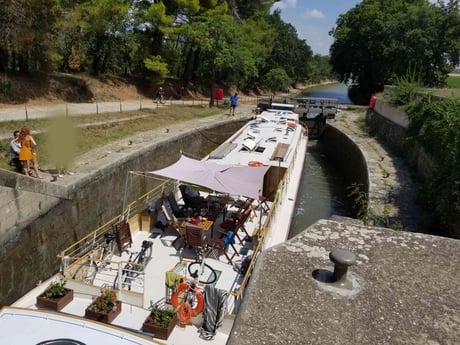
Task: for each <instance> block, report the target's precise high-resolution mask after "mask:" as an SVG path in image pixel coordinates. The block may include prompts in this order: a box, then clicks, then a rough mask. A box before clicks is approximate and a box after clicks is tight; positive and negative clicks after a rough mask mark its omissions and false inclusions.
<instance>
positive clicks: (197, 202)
mask: <svg viewBox="0 0 460 345" xmlns="http://www.w3.org/2000/svg"><path fill="white" fill-rule="evenodd" d="M179 189H180V190H181V193H182V199H184V203H185V205H186V206H187V207H191V208H193V209H197V208H200V207H201V206H206V205H207V201H206V199H205V198H203V197H202V196H200V192H199V191H197V190H195V189H191V188H189V187H188V186H186V185H180V186H179ZM205 204H206V205H205Z"/></svg>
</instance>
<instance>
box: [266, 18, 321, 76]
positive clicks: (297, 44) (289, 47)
mask: <svg viewBox="0 0 460 345" xmlns="http://www.w3.org/2000/svg"><path fill="white" fill-rule="evenodd" d="M270 23H271V24H272V26H273V30H274V42H273V49H272V53H271V55H270V57H269V59H268V62H267V70H272V69H277V68H282V69H284V70H285V72H286V73H287V75H288V76H289V78H290V79H291V80H292V82H297V81H304V80H305V79H307V77H308V65H309V61H310V60H311V59H312V55H313V53H312V50H311V48H310V47H309V46H308V45H307V43H306V42H305V41H304V40H301V39H299V37H298V35H297V31H296V29H295V28H294V27H293V26H292V25H291V24H286V23H284V22H283V21H282V20H281V17H280V12H279V10H277V11H275V12H274V13H273V14H272V15H271V16H270Z"/></svg>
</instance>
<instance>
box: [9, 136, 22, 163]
mask: <svg viewBox="0 0 460 345" xmlns="http://www.w3.org/2000/svg"><path fill="white" fill-rule="evenodd" d="M20 151H21V142H20V141H19V131H14V133H13V140H11V141H10V155H11V162H10V164H11V165H14V167H15V169H16V172H21V171H22V163H21V160H20V159H19V152H20Z"/></svg>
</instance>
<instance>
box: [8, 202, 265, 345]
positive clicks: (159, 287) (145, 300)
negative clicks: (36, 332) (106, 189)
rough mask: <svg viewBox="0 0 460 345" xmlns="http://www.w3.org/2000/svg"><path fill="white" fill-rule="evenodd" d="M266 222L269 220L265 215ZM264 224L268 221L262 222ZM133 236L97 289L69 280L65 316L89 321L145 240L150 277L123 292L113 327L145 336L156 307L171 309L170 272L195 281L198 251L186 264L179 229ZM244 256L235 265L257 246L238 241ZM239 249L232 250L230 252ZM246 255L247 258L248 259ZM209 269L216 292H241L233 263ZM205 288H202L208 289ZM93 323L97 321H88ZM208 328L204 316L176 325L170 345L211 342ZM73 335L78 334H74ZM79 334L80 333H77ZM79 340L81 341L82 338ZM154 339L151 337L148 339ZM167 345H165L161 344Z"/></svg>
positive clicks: (213, 262)
mask: <svg viewBox="0 0 460 345" xmlns="http://www.w3.org/2000/svg"><path fill="white" fill-rule="evenodd" d="M233 211H236V208H232V207H229V209H228V210H227V213H229V212H233ZM259 216H260V213H258V212H255V211H253V214H252V216H251V217H250V218H249V219H248V222H247V225H246V228H247V229H248V231H252V229H253V228H254V227H255V226H257V224H258V222H259V220H258V217H259ZM262 216H263V217H265V216H264V215H263V214H262ZM262 221H263V220H262ZM221 222H222V215H220V218H218V219H217V220H216V221H215V224H214V227H213V229H210V230H209V231H208V234H207V235H209V236H211V232H212V236H219V235H220V234H219V231H220V230H222V229H221V228H220V227H219V224H220V223H221ZM131 233H132V240H133V243H132V246H131V248H130V249H129V251H128V252H123V253H122V255H116V254H115V255H114V256H113V257H112V259H111V263H110V265H108V266H106V267H104V269H102V270H99V271H98V272H97V274H96V277H95V280H94V282H93V284H92V285H91V284H83V283H81V282H78V281H76V280H73V279H69V280H68V281H67V284H66V287H68V288H71V289H74V291H75V292H74V300H73V301H72V302H71V303H70V304H68V305H67V306H66V307H64V308H63V309H62V310H61V312H62V313H64V314H69V315H73V316H77V317H82V318H83V317H84V315H85V309H86V307H87V306H88V305H89V304H90V303H91V301H92V297H93V296H97V295H98V294H99V289H100V288H101V287H107V288H113V284H114V281H115V277H116V275H117V273H118V267H119V265H120V267H122V266H123V265H124V264H125V263H127V262H128V261H129V256H130V254H131V253H133V252H134V253H136V252H137V251H139V250H140V248H141V244H142V242H143V241H145V240H148V241H152V242H153V247H152V256H151V258H150V260H149V261H148V263H147V264H146V266H145V270H144V274H143V275H140V276H139V277H138V279H136V280H134V281H133V282H132V284H131V291H128V290H127V289H122V290H120V291H119V292H118V295H117V297H118V299H119V300H122V301H123V307H122V312H121V313H120V314H119V315H118V316H117V317H116V318H115V320H114V321H113V322H112V325H113V326H119V327H122V328H124V329H127V330H130V331H132V332H134V333H139V334H143V333H142V331H141V327H142V323H143V322H144V320H145V318H146V317H147V315H148V314H149V310H148V307H149V306H150V304H151V302H152V303H154V304H159V305H162V304H165V303H166V304H168V303H169V301H166V298H167V296H168V293H167V290H166V285H165V272H166V271H168V270H171V269H173V268H176V270H175V271H176V273H179V274H181V275H184V276H189V275H188V272H187V265H188V263H190V262H193V261H194V260H193V258H194V257H195V256H196V255H195V251H194V249H191V248H186V249H185V250H184V251H183V252H182V255H183V260H182V261H181V258H180V256H181V250H177V249H176V247H175V246H173V245H172V242H173V241H174V240H175V239H176V233H175V231H174V230H173V229H170V228H168V229H167V230H166V231H165V233H164V235H163V236H162V233H161V230H160V229H156V228H152V229H151V231H142V230H140V229H133V230H132V231H131ZM234 246H235V248H236V250H237V251H238V255H235V257H234V258H233V260H232V263H235V262H236V261H237V260H241V259H242V258H243V257H244V254H246V255H249V254H251V253H252V243H251V242H250V241H244V242H243V244H240V243H239V241H238V240H236V241H235V244H234ZM232 250H233V249H231V248H229V251H232ZM242 253H244V254H242ZM205 262H206V264H208V265H210V266H211V267H212V268H214V270H216V272H217V274H218V278H217V281H216V282H215V287H216V288H217V289H221V290H224V291H237V290H238V288H239V287H240V285H241V281H242V279H243V276H242V275H240V274H238V273H237V272H236V271H235V270H234V269H233V264H231V263H229V262H228V260H227V258H226V256H225V255H219V256H217V253H216V252H213V253H211V254H210V255H209V256H208V257H207V258H206V259H205ZM58 279H59V275H57V276H55V277H52V278H51V279H49V280H48V281H46V282H43V283H42V284H40V286H38V287H37V288H35V289H34V290H33V291H31V292H30V293H28V294H27V295H25V296H24V297H23V298H21V299H20V300H18V301H17V302H15V303H14V304H13V305H12V306H13V307H21V308H27V309H38V307H37V306H36V297H37V296H38V295H40V294H41V293H42V292H43V291H44V290H45V289H46V287H47V286H48V285H49V283H50V282H52V281H56V280H58ZM203 287H204V286H201V288H203ZM236 301H237V297H235V296H231V295H229V296H228V298H227V313H228V314H229V315H231V314H232V313H234V312H236V310H235V308H237V306H236V304H235V303H236ZM85 322H89V323H91V321H87V320H85ZM232 322H233V317H231V316H228V317H227V318H226V320H225V322H224V325H223V326H222V327H221V328H219V331H218V333H217V334H216V336H215V338H214V340H213V344H225V343H226V341H227V338H228V333H229V331H230V329H231V325H232ZM201 323H202V314H200V315H198V316H197V317H196V318H194V319H192V324H191V325H187V326H176V327H175V328H174V331H173V332H172V334H171V335H170V337H169V338H168V343H171V344H173V343H174V344H185V343H190V339H193V344H201V343H203V344H204V343H209V341H207V340H203V339H201V338H199V337H198V334H197V330H198V328H199V327H198V325H201ZM70 332H72V330H70ZM77 335H78V334H77ZM77 335H75V336H77ZM144 335H147V336H148V337H151V335H150V334H144ZM159 342H160V343H161V342H162V340H159ZM18 344H19V343H18Z"/></svg>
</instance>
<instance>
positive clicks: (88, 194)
mask: <svg viewBox="0 0 460 345" xmlns="http://www.w3.org/2000/svg"><path fill="white" fill-rule="evenodd" d="M245 121H247V119H246V118H244V119H241V120H228V121H221V122H218V123H215V124H214V123H212V122H210V123H209V124H207V125H202V126H201V127H199V128H198V129H199V130H189V131H187V132H185V133H181V134H179V135H176V136H174V137H171V138H169V139H168V140H164V141H161V142H159V141H157V140H155V138H152V141H151V142H152V144H150V145H146V146H145V147H143V148H142V149H141V150H137V151H136V152H133V153H131V154H126V153H122V152H112V153H111V154H110V155H108V156H107V157H104V158H103V159H101V160H100V161H98V162H97V164H98V167H99V168H98V169H95V170H93V171H91V172H90V173H88V174H86V175H84V176H83V177H82V178H80V179H78V181H76V182H75V183H73V184H71V185H68V186H66V187H65V189H66V192H63V191H62V187H61V190H53V188H55V187H53V186H50V184H51V183H50V182H48V185H46V183H45V184H43V185H40V184H41V183H42V182H41V181H37V180H33V181H34V182H36V183H38V184H39V185H38V186H42V187H39V190H38V191H40V189H41V190H42V192H46V193H48V194H42V193H33V192H26V191H23V190H21V183H27V182H24V181H23V177H22V176H21V175H17V174H16V177H17V179H15V180H14V181H13V179H12V177H11V175H9V172H5V171H0V179H1V181H3V182H4V181H7V182H8V184H10V185H14V186H15V188H14V189H13V188H8V187H0V188H1V190H0V192H1V193H2V198H0V203H1V206H2V207H1V208H0V219H1V223H0V225H1V227H0V240H1V242H0V305H8V304H11V303H12V302H13V301H15V300H16V299H18V298H19V297H20V296H22V295H23V294H24V293H25V292H27V291H28V290H30V289H31V288H33V287H34V285H35V283H36V280H37V279H42V280H43V279H45V278H47V277H49V276H51V275H52V274H54V273H56V272H57V271H58V269H59V264H60V262H59V260H58V259H57V258H56V254H57V253H59V251H61V250H63V249H65V248H66V247H68V246H70V245H71V244H72V243H74V242H75V241H77V240H79V239H81V238H82V237H84V236H85V235H86V234H88V233H89V232H91V231H92V230H94V229H96V228H97V227H99V226H101V225H103V224H105V223H106V222H108V221H109V220H111V219H113V218H114V217H116V216H117V215H119V214H120V213H121V211H122V204H123V195H124V190H125V182H126V176H127V173H128V171H148V170H154V169H159V168H161V167H164V166H166V165H169V164H170V163H172V162H174V161H175V160H177V159H178V158H179V156H180V152H181V150H184V151H186V152H187V153H189V154H192V155H195V156H204V155H205V154H206V153H207V152H210V151H211V150H212V149H213V148H215V147H216V146H217V145H218V143H220V142H223V141H224V140H225V139H226V138H227V137H228V136H229V135H230V134H231V133H234V132H235V131H236V130H237V129H238V128H240V127H241V126H242V124H243V123H244V122H245ZM195 129H196V127H195ZM210 129H212V132H213V137H212V139H213V140H212V141H210V140H209V138H205V137H204V136H203V135H202V133H203V131H205V130H210ZM216 133H224V134H222V135H219V134H216ZM25 180H27V181H30V180H31V179H25ZM157 183H159V181H157V180H152V179H136V180H133V182H132V183H130V185H129V191H130V195H128V196H127V201H128V202H129V201H131V200H134V198H135V197H138V196H139V195H141V194H143V193H145V192H146V191H148V190H149V189H151V188H153V187H154V185H155V184H157ZM23 187H24V188H25V186H23ZM30 187H31V186H28V189H30ZM53 193H58V194H59V193H61V194H62V195H63V196H65V197H56V196H51V195H50V194H53ZM146 206H147V205H146Z"/></svg>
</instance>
